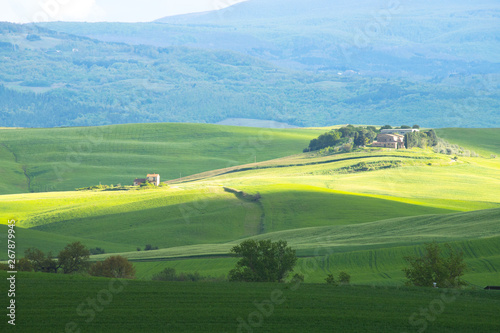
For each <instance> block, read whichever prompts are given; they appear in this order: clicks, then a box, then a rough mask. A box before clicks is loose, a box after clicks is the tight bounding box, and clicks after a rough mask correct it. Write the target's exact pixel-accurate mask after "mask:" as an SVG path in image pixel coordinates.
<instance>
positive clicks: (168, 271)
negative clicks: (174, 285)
mask: <svg viewBox="0 0 500 333" xmlns="http://www.w3.org/2000/svg"><path fill="white" fill-rule="evenodd" d="M151 279H152V280H154V281H181V282H185V281H191V282H197V281H214V282H215V281H223V280H224V277H220V278H214V277H211V276H201V275H200V273H198V272H194V273H179V274H177V273H176V272H175V268H171V267H167V268H165V269H164V270H163V271H161V272H159V273H156V274H155V275H153V277H152V278H151Z"/></svg>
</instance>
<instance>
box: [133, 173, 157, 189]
mask: <svg viewBox="0 0 500 333" xmlns="http://www.w3.org/2000/svg"><path fill="white" fill-rule="evenodd" d="M146 182H148V183H151V184H153V185H155V186H160V175H159V174H157V173H151V174H148V175H147V176H146V178H136V179H135V180H134V186H140V185H141V184H144V183H146Z"/></svg>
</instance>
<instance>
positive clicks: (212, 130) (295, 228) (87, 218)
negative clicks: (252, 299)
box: [0, 124, 500, 284]
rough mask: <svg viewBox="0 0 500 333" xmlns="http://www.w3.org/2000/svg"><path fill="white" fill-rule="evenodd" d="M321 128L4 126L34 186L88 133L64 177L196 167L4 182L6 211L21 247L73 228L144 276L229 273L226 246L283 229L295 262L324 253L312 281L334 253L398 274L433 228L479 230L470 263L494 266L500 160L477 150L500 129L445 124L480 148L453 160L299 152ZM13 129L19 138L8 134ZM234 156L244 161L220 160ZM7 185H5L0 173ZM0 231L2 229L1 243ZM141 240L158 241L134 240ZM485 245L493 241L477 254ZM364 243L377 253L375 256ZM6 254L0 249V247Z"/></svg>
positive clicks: (416, 153) (395, 280)
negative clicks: (109, 186) (178, 172)
mask: <svg viewBox="0 0 500 333" xmlns="http://www.w3.org/2000/svg"><path fill="white" fill-rule="evenodd" d="M16 131H25V132H18V133H17V132H16ZM323 131H324V130H323V129H316V130H314V131H313V130H304V129H293V130H267V129H265V130H258V129H252V128H240V127H224V126H213V125H194V124H148V125H122V126H110V127H103V128H62V129H50V130H49V129H37V130H34V129H33V130H31V129H30V130H20V129H16V130H8V131H7V130H3V131H0V137H1V138H2V140H3V141H2V145H0V157H2V158H3V159H4V160H5V161H7V162H6V164H4V165H6V168H5V169H2V170H4V172H5V173H6V174H7V176H8V175H9V174H13V175H14V174H15V172H14V171H16V170H17V169H19V166H20V165H21V166H22V165H26V170H27V171H26V172H27V174H28V176H29V177H30V178H29V180H30V186H31V185H32V184H41V185H42V186H46V185H47V184H49V183H50V182H49V180H50V179H49V178H50V177H53V176H50V177H49V173H46V172H42V171H41V170H42V169H43V168H45V167H47V166H48V165H50V166H51V167H52V168H54V166H56V168H55V169H54V170H57V169H60V168H61V167H62V168H63V169H64V168H65V165H66V167H67V166H68V165H70V164H68V163H66V162H67V161H66V162H65V161H64V158H66V157H67V156H72V157H70V158H69V159H70V160H71V158H73V157H75V156H76V155H71V154H69V155H68V153H66V151H67V150H65V148H64V147H65V145H69V146H72V145H73V144H74V143H78V142H79V140H80V142H82V141H81V140H84V141H85V140H88V142H90V143H91V145H90V146H88V145H87V148H88V147H91V148H90V150H89V151H88V152H87V153H83V152H80V153H79V154H77V155H78V156H79V157H80V160H78V163H74V165H73V166H72V168H73V167H74V168H75V169H72V170H73V171H72V172H68V173H67V174H66V177H67V179H66V180H63V181H61V182H60V183H59V185H61V186H62V187H63V188H64V187H65V186H69V184H70V183H71V184H72V185H71V186H73V185H75V186H76V184H77V183H78V184H79V185H78V186H82V184H83V183H84V182H85V181H86V180H85V179H89V178H88V177H95V175H96V174H98V175H109V176H110V177H111V178H112V177H115V176H117V175H118V173H117V172H116V170H118V169H119V170H125V173H127V172H129V171H130V170H138V169H139V168H142V167H143V166H145V165H163V164H162V163H164V162H165V161H170V162H169V163H172V164H171V165H174V166H175V167H168V168H167V167H166V169H168V170H167V171H166V173H163V171H162V170H164V169H156V168H154V171H156V172H160V173H161V174H162V180H166V179H165V177H163V175H164V174H166V175H168V172H173V171H172V168H177V166H182V165H184V166H186V167H189V168H190V169H189V170H191V173H193V176H192V177H184V178H182V179H177V180H171V181H170V182H169V183H170V186H169V187H168V188H161V189H155V190H133V191H106V192H103V191H85V192H74V191H67V192H49V193H22V194H19V193H18V194H8V195H7V194H5V195H1V196H0V224H5V223H7V220H8V219H16V220H18V227H19V228H18V229H19V241H18V247H17V249H18V252H19V253H23V252H24V250H25V249H26V248H28V247H30V246H36V247H39V248H40V249H42V250H43V251H47V252H48V251H52V252H53V253H57V252H58V251H59V250H61V249H62V248H63V247H64V245H65V244H67V243H69V242H72V241H75V240H80V241H82V242H83V243H84V244H86V245H87V246H88V247H101V248H104V249H105V250H106V252H107V254H106V255H101V256H96V257H94V258H93V260H100V259H102V258H104V257H105V256H107V255H109V254H110V253H122V254H123V255H125V256H127V257H128V258H129V259H130V260H134V262H135V263H136V265H137V268H138V277H139V278H144V279H148V278H150V277H151V275H152V274H154V273H155V272H158V271H160V270H161V269H163V268H164V267H175V268H178V269H179V270H181V271H191V272H192V271H196V270H198V271H200V273H202V274H207V275H212V276H220V275H225V274H227V271H228V270H229V269H230V268H231V267H232V266H233V265H234V258H229V257H227V254H228V252H229V249H230V248H231V247H232V246H234V245H235V244H237V243H239V242H241V240H243V239H247V238H249V237H253V238H256V239H266V238H271V239H275V240H278V239H286V240H287V241H288V242H289V244H290V245H291V246H292V247H294V248H295V249H297V251H298V254H299V255H300V256H301V260H302V261H303V260H308V259H307V258H309V257H314V256H316V257H318V253H319V257H318V258H315V259H314V260H316V261H317V262H316V265H317V266H318V270H317V272H314V273H311V274H310V276H309V277H308V278H307V279H306V281H307V282H321V281H322V280H323V279H324V275H325V274H326V272H328V271H329V270H330V267H336V263H338V264H339V267H344V268H345V269H346V270H349V271H352V272H354V273H355V274H354V275H356V277H355V278H354V277H353V279H354V280H355V281H356V282H357V283H367V284H401V281H402V273H401V268H402V265H403V263H402V262H401V260H402V259H401V258H402V257H403V256H404V255H406V254H407V253H410V252H411V251H415V249H419V248H421V245H422V244H423V243H426V242H432V241H437V242H453V243H454V244H456V246H457V247H461V248H462V247H463V246H465V245H463V244H465V243H463V242H478V243H474V244H475V245H474V251H475V252H476V253H479V254H478V255H477V256H476V255H470V256H469V257H467V258H468V260H470V262H471V263H472V265H473V266H474V267H475V270H474V271H473V272H469V273H468V274H470V275H471V279H472V280H471V281H474V283H478V284H479V283H494V282H495V281H496V280H497V279H498V274H497V273H496V270H495V267H497V266H498V258H497V255H500V250H499V249H497V248H496V247H495V246H492V244H493V243H492V242H493V241H489V240H487V239H490V238H491V239H493V240H497V238H495V237H498V236H500V230H499V229H498V217H499V216H500V211H499V210H498V208H499V207H500V159H497V158H491V157H490V155H489V154H486V153H485V152H487V151H491V152H494V151H495V150H494V149H495V147H496V146H498V142H500V135H498V132H499V130H491V131H489V130H488V132H484V131H483V130H467V131H466V134H467V135H464V136H460V133H459V132H457V131H456V130H455V129H443V130H440V132H439V133H440V134H442V135H443V137H447V138H448V139H449V140H450V141H451V142H455V141H453V140H454V138H457V141H456V142H457V143H459V144H460V145H463V146H466V147H467V148H468V149H477V150H478V151H480V152H481V154H482V155H483V156H486V158H485V157H477V158H466V157H459V158H458V160H453V159H451V158H450V156H448V155H441V154H435V153H433V152H432V151H430V150H422V149H412V150H406V151H391V150H385V149H365V150H361V151H357V152H352V153H348V154H340V155H330V156H321V155H318V154H313V153H299V154H297V152H298V151H300V150H301V148H302V147H305V146H306V145H307V142H308V140H309V139H310V138H311V137H314V136H316V135H317V134H318V133H322V132H323ZM16 133H17V134H16ZM19 133H23V136H22V137H21V139H19V138H16V136H17V137H19ZM460 140H461V141H460ZM28 141H31V142H35V143H36V144H33V145H32V146H30V145H29V144H27V142H28ZM485 142H487V144H485ZM298 147H300V148H298ZM170 149H171V150H172V151H173V152H175V154H171V153H170ZM250 152H251V154H250ZM30 154H33V158H31V157H30V156H31V155H30ZM252 154H253V155H252ZM256 154H258V155H257V156H260V157H259V158H257V161H259V160H261V159H262V160H264V159H265V161H260V162H257V163H249V164H248V163H247V162H254V161H253V160H252V158H248V157H249V156H250V155H252V156H254V158H255V155H256ZM285 155H290V156H285ZM65 156H66V157H65ZM125 159H126V162H124V161H125ZM49 160H52V161H55V162H54V163H53V164H51V163H48V161H49ZM75 161H76V160H75ZM28 162H29V163H28ZM229 162H230V163H229ZM155 163H160V164H155ZM237 163H247V164H245V165H242V166H237V167H234V168H232V169H227V168H225V167H227V166H228V165H234V164H237ZM30 165H31V166H30ZM61 165H62V166H61ZM169 165H170V164H169ZM221 167H222V168H223V169H219V170H217V168H221ZM16 168H17V169H16ZM78 168H80V169H81V171H82V172H77V169H78ZM224 168H225V169H224ZM166 169H165V170H166ZM33 170H40V173H39V174H38V176H36V177H32V176H33V175H34V174H35V173H34V171H33ZM92 170H94V171H95V172H94V171H92ZM127 170H128V171H127ZM101 171H102V172H101ZM151 171H153V170H144V171H141V172H142V173H141V174H145V173H147V172H151ZM203 171H206V172H205V173H201V174H196V173H197V172H203ZM17 172H18V173H17V175H18V178H15V177H14V176H13V177H14V178H9V177H6V179H10V180H9V181H11V182H13V183H15V184H18V185H19V184H22V183H23V182H22V181H21V180H23V181H25V182H26V181H27V178H26V177H25V176H24V170H22V168H21V171H19V170H17ZM20 172H22V173H20ZM120 172H121V171H120ZM141 174H136V175H134V176H132V174H130V175H131V178H134V177H135V176H139V175H141ZM122 175H123V174H122ZM127 177H128V176H127ZM111 178H110V179H111ZM106 179H108V178H106ZM113 179H115V178H113ZM51 181H54V179H52V180H51ZM37 182H38V183H37ZM55 182H56V183H57V182H58V180H55ZM117 182H118V181H116V180H115V181H103V183H117ZM95 183H97V182H91V183H87V184H83V185H90V184H95ZM25 184H26V185H27V183H25ZM59 185H58V186H59ZM22 186H23V185H21V187H19V188H18V190H19V191H21V189H22ZM224 186H226V187H230V188H233V189H236V190H241V191H244V192H246V193H249V194H252V195H255V194H257V193H259V194H260V199H259V200H257V201H250V200H245V199H244V198H242V197H238V196H236V195H235V194H233V193H230V192H228V191H225V190H224ZM4 188H5V189H7V188H13V187H11V186H9V185H8V184H7V183H6V182H4ZM31 189H32V190H33V188H31ZM15 191H17V190H15ZM15 191H14V192H15ZM0 227H1V228H2V229H4V228H5V227H4V226H0ZM22 228H24V229H22ZM26 228H29V229H26ZM0 230H1V229H0ZM492 237H493V238H492ZM4 242H5V240H4V239H0V246H4V245H2V244H4ZM461 242H462V243H463V244H462V243H461ZM483 243H484V245H483ZM146 244H151V245H153V246H158V247H159V248H160V249H159V250H157V251H147V252H146V251H137V250H136V249H137V248H141V249H143V248H144V246H145V245H146ZM483 247H484V248H487V247H490V248H491V249H493V251H494V252H493V253H489V254H484V252H483V250H482V249H483ZM384 251H385V252H384ZM325 255H326V256H327V257H325ZM372 256H376V257H378V260H377V262H378V264H377V265H375V266H374V265H373V264H372V261H371V259H370V258H372ZM5 258H6V257H5V255H4V254H3V253H2V255H1V256H0V259H5ZM325 258H328V259H325ZM488 262H490V264H487V263H488ZM340 263H342V264H340ZM481 263H483V264H481ZM169 265H172V266H169Z"/></svg>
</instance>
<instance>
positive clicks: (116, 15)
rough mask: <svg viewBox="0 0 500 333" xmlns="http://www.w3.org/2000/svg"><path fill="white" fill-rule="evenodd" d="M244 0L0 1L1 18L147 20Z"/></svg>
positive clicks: (0, 19) (18, 20) (25, 19)
mask: <svg viewBox="0 0 500 333" xmlns="http://www.w3.org/2000/svg"><path fill="white" fill-rule="evenodd" d="M243 1H246V0H0V21H8V22H16V23H25V22H45V21H87V22H96V21H116V22H147V21H153V20H155V19H158V18H161V17H164V16H170V15H178V14H185V13H193V12H201V11H207V10H215V9H222V8H224V7H227V6H230V5H233V4H236V3H238V2H243Z"/></svg>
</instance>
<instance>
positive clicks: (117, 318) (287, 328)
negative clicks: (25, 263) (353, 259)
mask: <svg viewBox="0 0 500 333" xmlns="http://www.w3.org/2000/svg"><path fill="white" fill-rule="evenodd" d="M0 277H1V278H2V280H4V281H5V273H0ZM47 295H50V296H51V297H47ZM92 300H95V301H96V302H97V303H96V306H95V307H93V306H91V305H89V303H88V302H89V301H92ZM498 300H499V296H498V293H497V292H495V291H484V290H462V291H451V290H446V289H432V288H407V287H398V288H395V287H390V288H387V287H370V286H341V287H331V286H329V285H326V284H295V283H294V284H267V283H260V284H251V283H242V284H240V283H169V282H150V281H149V282H145V281H121V280H108V279H96V278H83V277H78V276H63V275H52V274H34V273H23V274H22V273H18V275H17V284H16V309H17V312H16V331H19V332H62V331H66V332H68V331H69V332H76V329H80V330H81V332H165V331H168V332H252V331H254V332H257V331H258V332H300V333H302V332H326V331H330V330H331V329H332V327H334V328H335V332H417V331H418V330H419V329H423V328H425V329H426V332H474V333H476V332H495V331H496V330H497V328H498V326H499V325H500V319H499V317H498V316H497V313H498V311H499V310H500V308H499V303H498ZM3 303H4V305H5V304H6V303H5V302H3ZM421 309H428V318H427V319H426V318H425V317H424V316H423V315H421V314H420V311H421ZM3 325H7V324H6V323H4V324H3ZM246 325H248V326H246ZM67 328H70V329H74V330H67Z"/></svg>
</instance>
